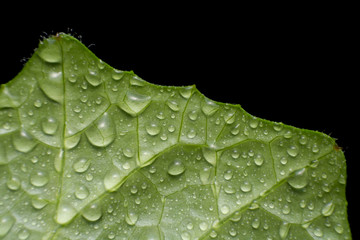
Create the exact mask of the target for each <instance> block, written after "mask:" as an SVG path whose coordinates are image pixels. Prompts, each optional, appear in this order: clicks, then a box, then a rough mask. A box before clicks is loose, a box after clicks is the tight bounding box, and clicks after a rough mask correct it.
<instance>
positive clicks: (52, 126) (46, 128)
mask: <svg viewBox="0 0 360 240" xmlns="http://www.w3.org/2000/svg"><path fill="white" fill-rule="evenodd" d="M58 125H59V124H58V122H57V120H56V119H55V118H51V117H49V118H45V119H43V121H42V122H41V129H42V130H43V132H44V133H45V134H47V135H54V134H55V133H56V130H57V129H58Z"/></svg>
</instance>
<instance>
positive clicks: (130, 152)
mask: <svg viewBox="0 0 360 240" xmlns="http://www.w3.org/2000/svg"><path fill="white" fill-rule="evenodd" d="M123 154H124V156H125V157H127V158H132V157H133V156H134V155H135V153H134V150H132V149H130V148H125V149H124V150H123Z"/></svg>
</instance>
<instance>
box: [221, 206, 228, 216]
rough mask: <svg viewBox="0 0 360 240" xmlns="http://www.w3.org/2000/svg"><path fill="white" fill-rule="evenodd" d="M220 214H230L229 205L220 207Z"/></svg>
mask: <svg viewBox="0 0 360 240" xmlns="http://www.w3.org/2000/svg"><path fill="white" fill-rule="evenodd" d="M220 212H221V213H222V214H224V215H226V214H228V213H229V212H230V207H229V206H228V205H226V204H224V205H222V206H221V207H220Z"/></svg>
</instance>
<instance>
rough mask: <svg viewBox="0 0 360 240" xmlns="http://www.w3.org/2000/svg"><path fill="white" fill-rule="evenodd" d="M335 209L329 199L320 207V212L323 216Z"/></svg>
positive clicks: (328, 214)
mask: <svg viewBox="0 0 360 240" xmlns="http://www.w3.org/2000/svg"><path fill="white" fill-rule="evenodd" d="M334 209H335V204H334V203H333V202H332V201H331V202H329V203H327V204H325V205H324V207H323V208H322V209H321V214H322V215H323V216H325V217H328V216H330V215H331V214H332V213H333V212H334Z"/></svg>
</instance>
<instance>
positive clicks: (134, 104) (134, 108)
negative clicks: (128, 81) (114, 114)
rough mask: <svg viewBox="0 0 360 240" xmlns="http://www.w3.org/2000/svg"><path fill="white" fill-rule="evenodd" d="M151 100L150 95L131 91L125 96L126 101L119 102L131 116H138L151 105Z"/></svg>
mask: <svg viewBox="0 0 360 240" xmlns="http://www.w3.org/2000/svg"><path fill="white" fill-rule="evenodd" d="M150 102H151V97H150V96H145V95H141V94H139V93H136V92H131V91H129V92H127V94H126V96H125V99H124V102H119V106H120V108H121V109H122V110H124V111H125V112H127V113H128V114H130V115H131V116H137V115H139V114H140V113H142V112H143V111H144V110H145V109H146V108H147V107H148V106H149V104H150Z"/></svg>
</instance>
